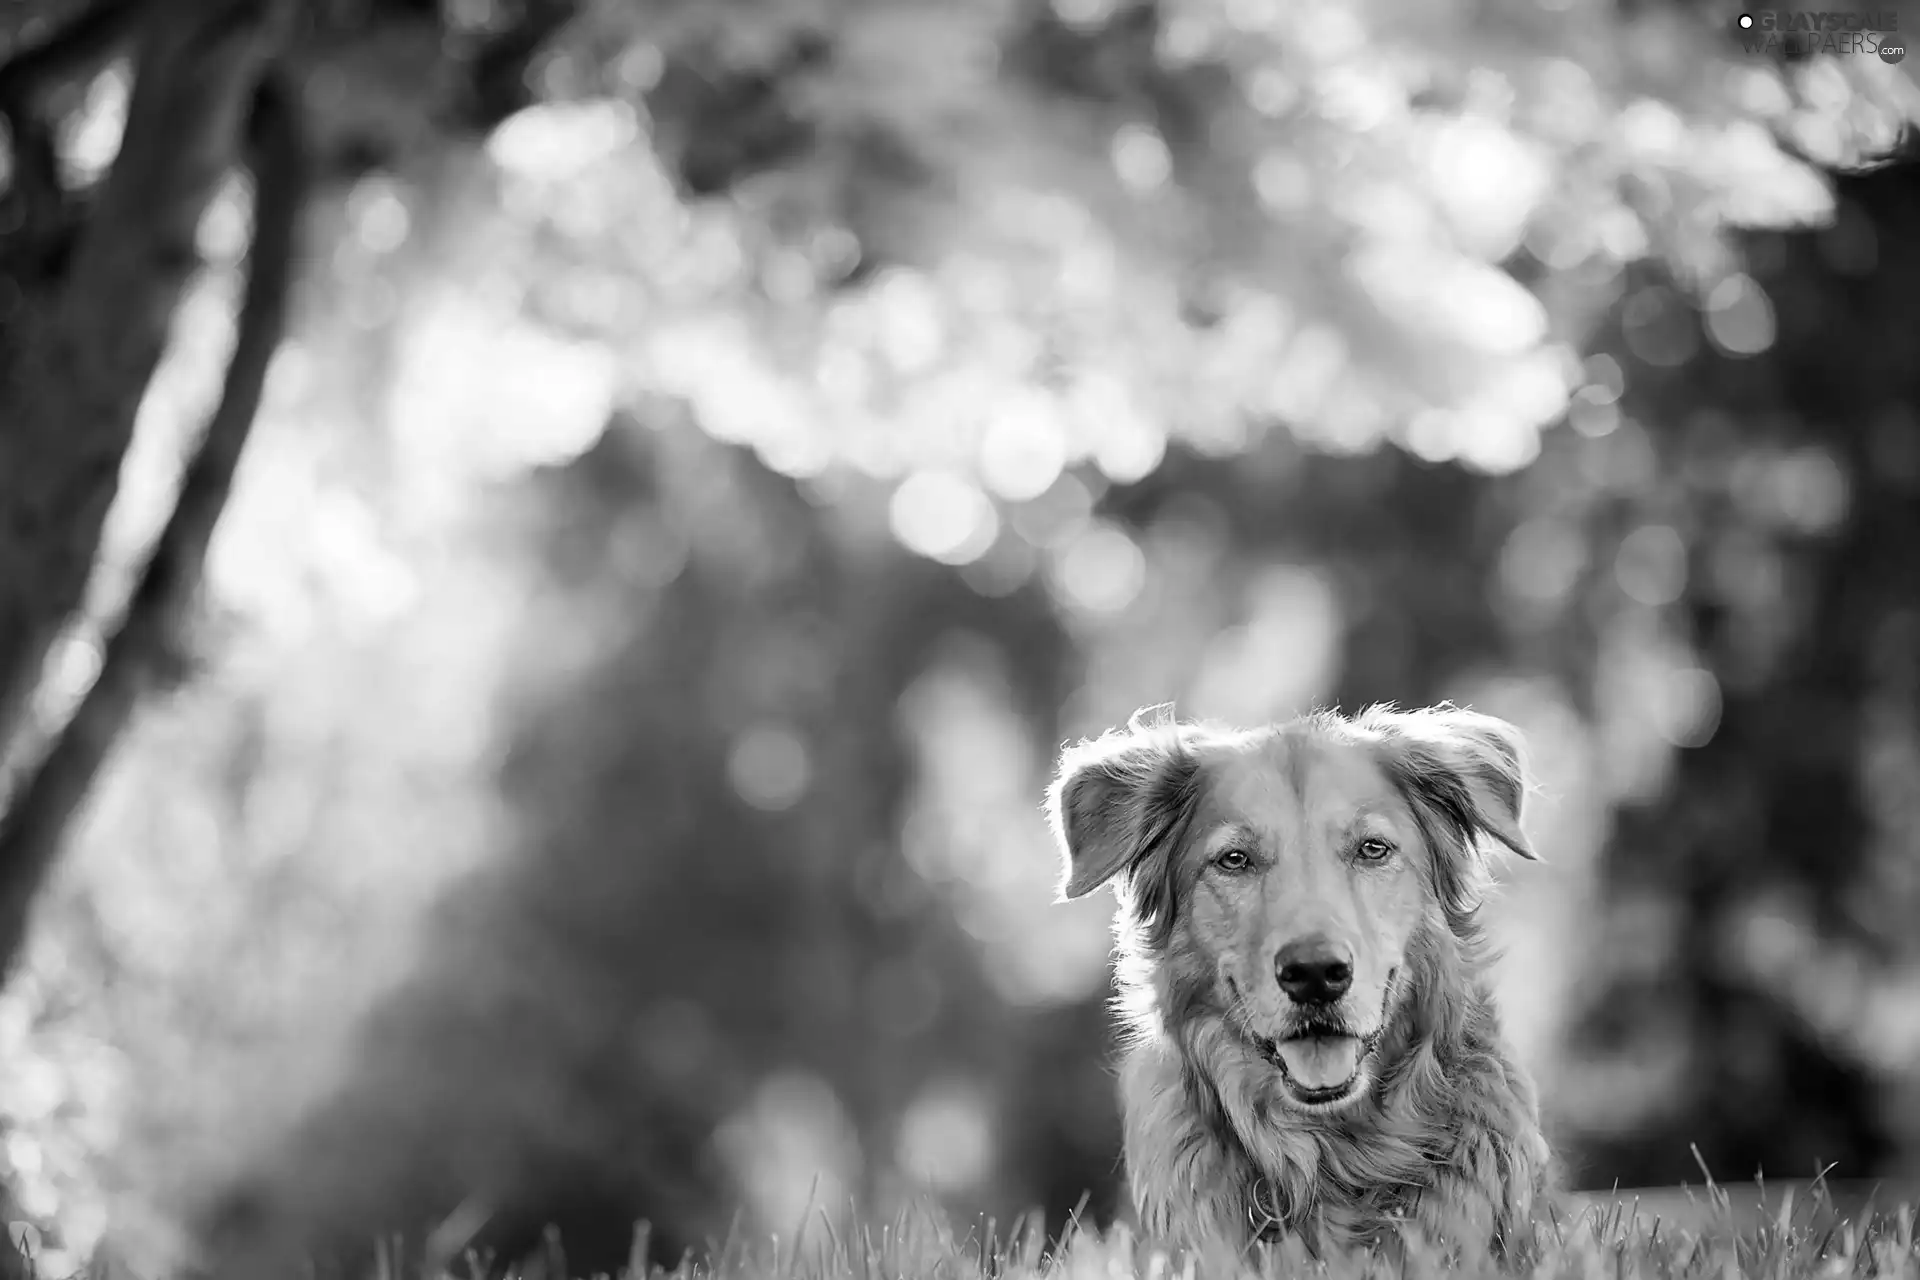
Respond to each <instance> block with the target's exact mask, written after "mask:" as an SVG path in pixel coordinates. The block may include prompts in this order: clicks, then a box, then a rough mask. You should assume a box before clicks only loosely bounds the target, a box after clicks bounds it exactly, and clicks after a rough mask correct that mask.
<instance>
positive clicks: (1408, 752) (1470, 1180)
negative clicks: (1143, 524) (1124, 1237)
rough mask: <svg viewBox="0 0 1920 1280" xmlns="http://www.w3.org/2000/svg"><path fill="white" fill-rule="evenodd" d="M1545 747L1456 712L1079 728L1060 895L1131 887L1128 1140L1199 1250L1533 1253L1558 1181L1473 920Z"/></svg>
mask: <svg viewBox="0 0 1920 1280" xmlns="http://www.w3.org/2000/svg"><path fill="white" fill-rule="evenodd" d="M1527 791H1528V783H1527V776H1526V772H1525V766H1524V763H1523V743H1522V739H1521V735H1520V732H1519V730H1518V729H1516V728H1515V727H1514V726H1513V725H1511V724H1508V723H1506V722H1505V721H1502V720H1498V719H1495V718H1493V717H1491V716H1487V715H1483V714H1480V713H1477V712H1474V711H1471V710H1466V709H1461V708H1457V707H1454V706H1452V705H1450V704H1442V705H1440V706H1437V707H1430V708H1427V709H1424V710H1414V711H1401V710H1397V709H1395V708H1393V707H1392V706H1386V705H1383V706H1376V707H1372V708H1369V709H1367V710H1366V711H1364V712H1362V713H1360V714H1359V715H1357V716H1352V717H1348V716H1343V715H1340V714H1338V713H1336V712H1326V711H1322V712H1316V713H1314V714H1311V715H1307V716H1303V717H1300V718H1298V719H1295V720H1292V721H1289V722H1287V723H1284V724H1278V725H1270V726H1267V727H1264V728H1259V729H1252V730H1233V729H1226V728H1219V727H1211V726H1205V725H1199V724H1193V723H1182V722H1177V721H1175V720H1173V718H1172V716H1171V714H1170V713H1168V712H1167V711H1166V709H1164V708H1155V709H1150V710H1149V711H1147V712H1142V713H1139V714H1136V716H1135V717H1134V719H1133V720H1131V721H1130V722H1129V723H1128V725H1127V726H1126V727H1125V728H1123V729H1118V730H1114V731H1112V732H1110V733H1108V734H1106V735H1105V736H1103V737H1100V738H1097V739H1092V740H1089V741H1085V742H1081V743H1079V744H1078V745H1075V746H1069V747H1068V748H1066V749H1065V750H1064V751H1063V753H1062V755H1061V760H1060V767H1059V771H1058V774H1057V776H1056V778H1055V780H1054V782H1053V784H1052V786H1051V787H1050V788H1049V790H1048V793H1047V801H1046V811H1047V818H1048V821H1049V823H1050V825H1051V827H1052V829H1053V833H1054V837H1055V840H1056V841H1057V843H1058V845H1059V847H1060V850H1061V852H1062V855H1063V861H1064V863H1065V870H1064V874H1063V876H1062V878H1061V882H1060V897H1061V899H1062V900H1067V899H1074V898H1080V897H1083V896H1085V895H1086V894H1088V893H1091V892H1093V891H1094V890H1095V889H1097V888H1099V887H1101V886H1102V885H1105V884H1108V883H1112V884H1113V885H1114V886H1115V889H1116V892H1117V896H1118V898H1119V909H1118V912H1117V914H1116V918H1115V939H1116V952H1117V961H1116V966H1115V968H1116V974H1115V976H1116V984H1117V986H1118V989H1119V992H1120V995H1119V997H1118V999H1117V1001H1116V1005H1117V1008H1118V1011H1119V1013H1120V1016H1121V1019H1122V1023H1123V1028H1124V1030H1125V1031H1126V1032H1128V1033H1130V1034H1127V1035H1126V1036H1125V1047H1124V1049H1123V1057H1122V1061H1121V1065H1120V1072H1119V1079H1120V1096H1121V1105H1122V1111H1123V1115H1124V1135H1125V1139H1124V1159H1125V1164H1126V1169H1127V1177H1128V1182H1129V1184H1130V1187H1131V1191H1132V1195H1133V1200H1134V1205H1135V1208H1136V1210H1137V1212H1138V1214H1139V1220H1140V1226H1141V1227H1142V1229H1143V1230H1144V1231H1145V1232H1146V1233H1147V1234H1149V1235H1150V1236H1153V1237H1156V1238H1158V1239H1161V1240H1163V1241H1168V1242H1171V1243H1173V1244H1175V1245H1176V1246H1178V1245H1185V1246H1189V1247H1192V1248H1195V1249H1202V1250H1204V1249H1213V1248H1218V1247H1221V1246H1226V1247H1229V1248H1232V1249H1234V1250H1235V1251H1236V1252H1237V1253H1241V1254H1244V1253H1245V1252H1247V1251H1248V1250H1249V1249H1250V1248H1251V1247H1252V1246H1253V1245H1254V1244H1255V1243H1257V1242H1269V1243H1272V1242H1284V1241H1286V1240H1289V1239H1291V1240H1295V1241H1298V1242H1299V1243H1300V1244H1301V1245H1303V1246H1304V1247H1305V1248H1306V1249H1307V1251H1308V1252H1310V1253H1312V1254H1313V1255H1314V1256H1320V1257H1324V1256H1326V1254H1327V1252H1328V1251H1329V1250H1336V1249H1353V1248H1367V1247H1377V1248H1383V1249H1395V1248H1399V1249H1404V1248H1406V1247H1408V1246H1409V1245H1411V1244H1414V1243H1416V1242H1418V1243H1423V1244H1424V1246H1425V1247H1428V1248H1438V1249H1449V1250H1452V1251H1454V1252H1453V1256H1455V1257H1459V1256H1462V1255H1461V1252H1460V1251H1462V1250H1472V1251H1476V1256H1482V1257H1489V1256H1490V1257H1495V1258H1498V1257H1512V1256H1514V1255H1515V1249H1516V1246H1518V1245H1519V1244H1521V1243H1522V1242H1523V1241H1530V1240H1531V1239H1532V1235H1531V1225H1530V1224H1531V1222H1532V1221H1533V1215H1534V1213H1535V1212H1536V1206H1540V1207H1544V1203H1545V1196H1546V1193H1547V1190H1548V1187H1549V1184H1550V1183H1551V1182H1552V1181H1553V1178H1554V1174H1553V1172H1552V1158H1551V1153H1550V1151H1549V1149H1548V1145H1547V1142H1546V1140H1545V1138H1544V1136H1543V1134H1542V1132H1541V1126H1540V1119H1539V1107H1538V1102H1537V1098H1536V1094H1535V1089H1534V1085H1533V1083H1532V1081H1531V1080H1530V1079H1529V1078H1528V1076H1527V1074H1526V1073H1525V1072H1524V1071H1523V1070H1522V1069H1521V1068H1520V1066H1519V1064H1518V1063H1517V1062H1516V1060H1515V1057H1514V1055H1513V1053H1512V1051H1511V1050H1510V1049H1509V1047H1508V1046H1507V1044H1506V1042H1505V1041H1504V1039H1503V1037H1502V1033H1501V1029H1500V1021H1499V1017H1498V1014H1497V1012H1496V1010H1495V1007H1494V999H1493V993H1492V990H1491V987H1490V985H1489V977H1488V967H1489V949H1488V946H1487V943H1486V941H1485V939H1484V937H1483V934H1482V931H1481V929H1480V927H1479V924H1478V922H1477V920H1476V911H1477V908H1478V906H1479V905H1480V902H1481V901H1482V899H1483V897H1484V892H1485V889H1486V887H1487V883H1488V878H1489V872H1490V870H1491V866H1490V861H1491V859H1492V858H1493V857H1494V856H1496V854H1497V852H1498V851H1500V850H1505V851H1508V852H1511V853H1513V854H1517V855H1518V856H1520V857H1522V858H1526V859H1530V860H1531V859H1534V858H1535V857H1536V855H1535V853H1534V850H1533V848H1532V846H1531V845H1530V844H1529V843H1528V840H1527V837H1526V835H1525V834H1524V833H1523V832H1522V830H1521V825H1520V819H1521V809H1522V805H1523V803H1524V800H1525V798H1526V795H1527Z"/></svg>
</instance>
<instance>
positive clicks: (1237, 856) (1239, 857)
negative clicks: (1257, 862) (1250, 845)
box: [1213, 849, 1253, 871]
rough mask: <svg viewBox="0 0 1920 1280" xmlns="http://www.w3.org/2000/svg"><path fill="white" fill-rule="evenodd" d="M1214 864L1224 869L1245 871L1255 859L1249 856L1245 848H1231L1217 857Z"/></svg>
mask: <svg viewBox="0 0 1920 1280" xmlns="http://www.w3.org/2000/svg"><path fill="white" fill-rule="evenodd" d="M1213 865H1214V866H1216V867H1218V868H1220V869H1221V870H1222V871H1245V870H1246V869H1247V868H1248V867H1250V866H1252V865H1253V859H1252V858H1250V857H1248V856H1247V851H1246V850H1245V849H1229V850H1227V851H1226V852H1225V853H1223V854H1221V855H1220V856H1219V857H1217V858H1215V859H1214V860H1213Z"/></svg>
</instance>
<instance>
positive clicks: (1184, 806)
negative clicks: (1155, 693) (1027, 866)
mask: <svg viewBox="0 0 1920 1280" xmlns="http://www.w3.org/2000/svg"><path fill="white" fill-rule="evenodd" d="M1196 771H1197V762H1196V760H1195V759H1194V757H1193V755H1192V753H1191V752H1190V751H1188V750H1187V749H1186V748H1185V747H1184V746H1183V745H1182V743H1181V741H1180V734H1179V729H1178V728H1177V726H1175V725H1174V723H1173V722H1172V716H1171V712H1170V710H1169V709H1167V708H1162V707H1154V708H1148V709H1146V710H1143V711H1140V712H1137V713H1135V715H1134V717H1133V719H1132V720H1131V721H1129V722H1128V724H1127V727H1126V728H1124V729H1115V730H1113V731H1112V732H1110V733H1107V734H1105V735H1103V736H1101V737H1098V738H1092V739H1089V740H1087V741H1085V742H1081V743H1078V744H1077V745H1074V746H1070V747H1068V748H1066V749H1065V750H1064V751H1062V752H1061V753H1060V769H1059V772H1058V774H1057V775H1056V776H1055V778H1054V782H1053V785H1052V786H1051V787H1049V788H1048V789H1047V822H1048V824H1049V825H1050V826H1051V827H1052V828H1053V837H1054V841H1055V843H1056V844H1058V846H1059V848H1060V853H1061V858H1062V861H1063V862H1064V867H1063V869H1062V872H1061V876H1060V900H1061V901H1067V900H1069V899H1073V898H1081V897H1085V896H1086V895H1087V894H1089V893H1092V892H1093V891H1094V890H1095V889H1098V888H1099V887H1100V886H1101V885H1103V884H1106V883H1107V882H1108V881H1109V880H1112V879H1113V878H1114V877H1115V876H1118V875H1120V874H1121V873H1122V872H1125V871H1129V870H1130V869H1132V868H1133V867H1134V866H1135V864H1137V863H1138V862H1140V861H1141V860H1142V859H1143V858H1145V857H1146V856H1147V855H1148V854H1149V853H1152V852H1153V851H1154V850H1155V849H1157V848H1159V847H1160V846H1161V845H1162V844H1164V843H1165V842H1166V841H1167V840H1168V839H1169V838H1170V837H1172V835H1173V834H1174V832H1175V830H1176V828H1177V827H1178V825H1179V823H1180V822H1181V820H1182V818H1183V817H1184V815H1185V814H1186V813H1187V812H1188V811H1189V809H1190V808H1191V801H1192V796H1193V788H1194V785H1195V774H1196Z"/></svg>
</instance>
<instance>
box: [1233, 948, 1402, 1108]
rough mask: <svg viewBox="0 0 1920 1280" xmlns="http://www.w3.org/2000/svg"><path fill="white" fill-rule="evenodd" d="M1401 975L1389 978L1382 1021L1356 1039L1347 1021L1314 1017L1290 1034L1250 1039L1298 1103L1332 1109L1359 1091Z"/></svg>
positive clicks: (1383, 997) (1315, 1014) (1310, 1016)
mask: <svg viewBox="0 0 1920 1280" xmlns="http://www.w3.org/2000/svg"><path fill="white" fill-rule="evenodd" d="M1398 976H1399V971H1398V970H1395V971H1394V972H1392V973H1390V974H1388V975H1387V981H1386V987H1385V990H1384V991H1382V992H1381V997H1380V1018H1379V1021H1378V1022H1377V1023H1376V1025H1375V1026H1374V1028H1373V1030H1372V1031H1370V1032H1368V1033H1367V1034H1365V1035H1357V1034H1355V1033H1354V1031H1353V1030H1352V1028H1351V1027H1350V1026H1348V1024H1347V1023H1346V1021H1345V1020H1344V1019H1336V1018H1332V1017H1329V1016H1327V1015H1325V1014H1320V1013H1314V1014H1310V1015H1309V1016H1307V1017H1306V1018H1303V1019H1301V1020H1300V1021H1298V1022H1297V1023H1296V1024H1295V1027H1294V1029H1293V1031H1292V1033H1291V1034H1289V1035H1286V1036H1283V1037H1278V1038H1276V1037H1273V1036H1250V1037H1249V1038H1250V1039H1251V1040H1252V1041H1253V1045H1254V1048H1255V1049H1256V1050H1258V1051H1259V1053H1260V1056H1261V1057H1263V1058H1265V1059H1266V1060H1267V1061H1268V1062H1269V1063H1270V1064H1272V1066H1273V1067H1274V1069H1275V1070H1277V1071H1278V1072H1279V1073H1280V1078H1281V1080H1282V1081H1283V1082H1284V1083H1285V1084H1286V1087H1287V1092H1288V1093H1290V1094H1292V1095H1293V1098H1294V1100H1295V1101H1296V1102H1299V1103H1300V1104H1301V1105H1302V1106H1306V1107H1322V1106H1331V1105H1333V1104H1335V1103H1340V1102H1345V1101H1347V1100H1348V1099H1349V1098H1351V1097H1352V1096H1353V1095H1354V1093H1355V1092H1356V1091H1357V1090H1358V1089H1359V1088H1360V1083H1361V1077H1362V1076H1364V1075H1365V1074H1366V1066H1367V1062H1368V1060H1369V1059H1370V1058H1372V1057H1373V1054H1374V1051H1375V1050H1377V1049H1378V1048H1379V1047H1380V1040H1381V1038H1382V1037H1383V1036H1384V1035H1385V1034H1386V1029H1387V1011H1388V1010H1389V1009H1390V1008H1391V1007H1392V1002H1393V992H1394V981H1395V979H1396V978H1397V977H1398Z"/></svg>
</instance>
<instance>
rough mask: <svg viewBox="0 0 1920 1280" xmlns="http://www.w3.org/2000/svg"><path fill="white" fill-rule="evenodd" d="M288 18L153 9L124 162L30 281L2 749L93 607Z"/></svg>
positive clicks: (1, 448)
mask: <svg viewBox="0 0 1920 1280" xmlns="http://www.w3.org/2000/svg"><path fill="white" fill-rule="evenodd" d="M288 11H289V10H288V3H287V0H153V2H151V3H147V4H145V5H142V6H139V7H138V8H137V10H136V11H135V13H136V22H137V38H138V42H139V44H138V52H137V54H136V58H135V75H134V88H133V93H132V97H131V101H130V102H129V104H128V112H127V127H126V133H125V136H124V138H123V140H122V142H121V146H120V153H119V156H118V157H117V158H116V160H115V161H114V164H113V168H112V170H111V171H110V172H109V174H108V176H107V178H106V180H105V182H104V183H103V184H102V189H101V191H100V194H99V196H98V198H97V201H96V202H95V204H94V206H93V209H92V211H91V213H90V215H89V217H88V218H87V220H86V222H85V223H84V225H83V226H82V227H81V229H80V230H79V233H78V237H77V240H76V241H75V243H74V247H73V253H72V258H71V260H70V263H69V264H68V266H67V268H66V270H64V271H63V272H60V273H57V274H56V275H55V276H54V278H51V279H46V278H41V277H39V276H37V275H36V273H35V272H34V271H32V270H29V271H28V272H27V277H28V278H27V279H25V280H20V281H17V282H16V283H18V284H20V285H21V286H22V288H23V290H24V291H25V292H26V293H27V297H26V298H25V300H24V301H25V306H24V307H23V308H21V309H19V310H17V311H16V312H15V313H14V315H13V317H12V318H11V319H10V322H9V325H8V328H7V331H6V332H5V333H4V334H0V424H4V427H3V428H0V732H5V731H6V730H7V729H8V728H9V727H10V726H12V725H14V724H16V723H17V722H18V718H19V717H18V712H19V710H20V709H21V708H22V707H23V706H25V705H26V702H27V699H28V698H30V697H31V695H32V692H33V689H34V687H35V686H36V684H37V683H38V681H39V678H40V674H41V668H42V666H43V664H44V662H45V660H46V655H47V651H48V649H49V647H50V646H51V644H52V643H53V640H54V638H55V636H57V635H58V634H59V631H60V628H61V627H62V626H63V625H64V624H65V623H66V621H67V620H68V618H69V617H70V616H71V615H72V614H73V613H74V612H75V610H77V609H78V608H79V606H80V604H81V601H82V599H83V598H84V595H85V591H86V585H87V581H88V578H89V576H90V574H91V572H92V569H93V564H94V560H95V557H96V556H97V554H98V552H99V547H100V537H101V532H102V529H103V528H104V526H105V523H106V517H107V511H108V509H109V508H110V507H111V505H112V503H113V499H114V497H115V495H116V494H117V493H118V491H119V481H120V462H121V458H122V457H123V456H124V455H125V453H126V450H127V446H128V444H129V443H130V442H131V440H132V437H133V424H134V418H135V415H136V413H137V411H138V409H139V407H140V402H141V400H142V398H143V397H144V395H145V393H146V388H147V383H148V382H149V381H150V380H151V378H152V376H153V371H154V369H155V367H156V366H157V365H158V364H159V361H160V355H161V352H162V351H163V350H164V349H165V346H166V341H167V336H168V327H169V325H170V323H171V320H172V317H173V313H174V310H175V308H176V306H177V305H178V303H179V300H180V295H181V293H182V292H183V290H184V289H185V287H186V283H187V281H188V279H189V278H190V277H191V276H192V274H193V271H194V269H195V267H196V266H197V265H198V257H197V254H196V251H195V236H196V233H197V230H198V227H199V223H200V218H201V216H202V214H203V213H204V212H205V211H206V207H207V204H208V202H209V201H210V200H211V199H212V197H213V194H214V192H215V191H216V190H218V188H219V184H220V182H221V180H222V179H223V178H224V177H225V176H226V173H227V170H228V168H229V166H230V165H231V163H232V160H233V155H234V141H235V138H236V136H237V134H238V132H239V124H240V120H241V115H242V113H243V112H244V111H245V110H246V108H247V101H248V98H249V96H250V95H251V94H252V93H253V91H254V88H255V86H256V85H257V84H258V83H259V80H260V76H261V73H262V71H263V69H264V68H265V66H266V63H267V59H268V57H269V56H270V54H271V53H272V52H273V51H274V48H275V46H276V45H277V44H278V43H279V42H280V38H281V32H282V30H283V28H284V27H285V25H286V15H287V13H288ZM83 21H85V20H84V19H83ZM59 43H60V41H59V40H58V38H56V39H55V40H54V41H52V42H50V44H49V46H48V47H49V48H50V47H51V46H52V45H57V44H59ZM25 56H27V57H29V58H31V57H34V56H35V54H34V53H33V52H32V51H29V53H28V54H27V55H25ZM0 283H4V282H0Z"/></svg>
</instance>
